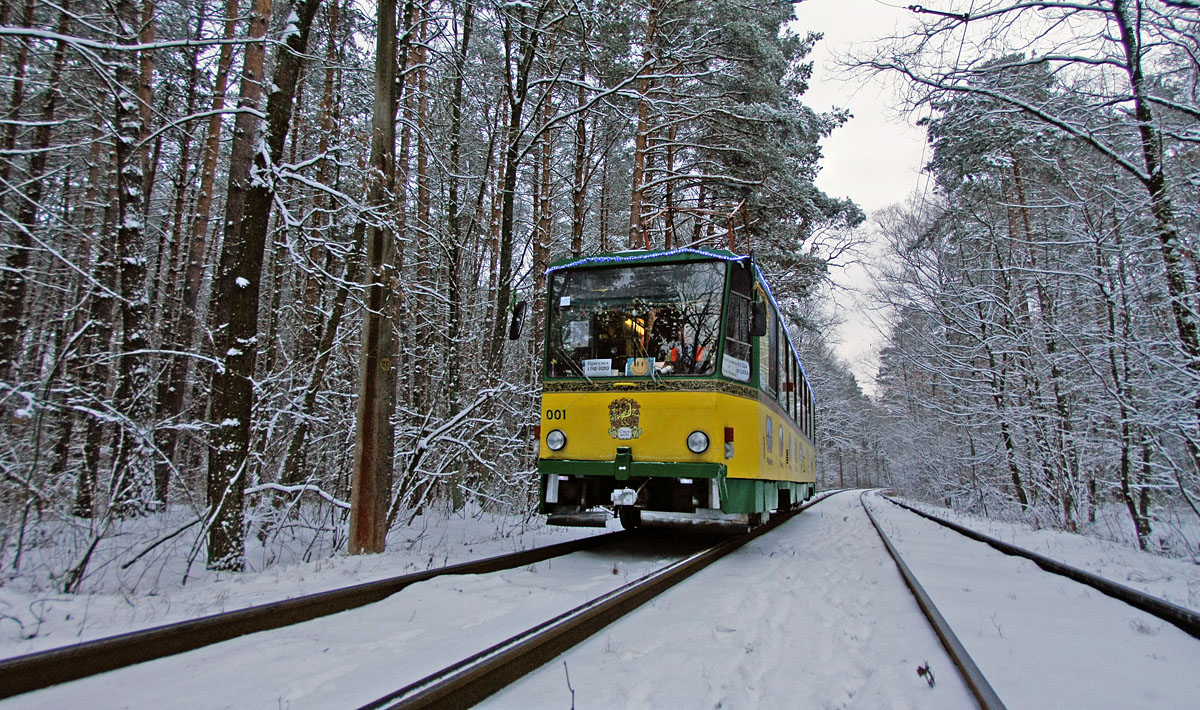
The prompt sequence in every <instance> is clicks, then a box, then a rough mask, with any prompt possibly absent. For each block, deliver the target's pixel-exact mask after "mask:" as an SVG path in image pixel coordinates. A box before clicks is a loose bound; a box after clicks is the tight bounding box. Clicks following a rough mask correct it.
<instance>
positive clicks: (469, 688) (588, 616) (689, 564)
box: [360, 493, 833, 710]
mask: <svg viewBox="0 0 1200 710" xmlns="http://www.w3.org/2000/svg"><path fill="white" fill-rule="evenodd" d="M830 495H833V494H832V493H830V494H827V495H824V496H821V497H819V498H815V499H814V500H812V501H810V502H808V503H807V504H805V505H803V506H799V507H797V508H796V509H794V510H792V511H790V512H788V513H786V514H783V515H780V516H777V517H774V518H772V519H771V521H770V522H768V523H767V524H765V525H762V526H759V527H757V528H755V529H754V530H751V531H750V532H748V533H745V534H743V535H738V536H736V537H731V538H727V539H725V540H723V541H721V542H720V543H718V544H716V545H714V546H713V547H710V548H709V549H707V550H703V551H701V552H698V553H696V554H694V555H692V556H690V557H687V558H685V559H683V560H680V561H678V562H675V563H673V564H670V565H668V566H667V567H664V568H662V569H659V570H656V571H654V572H651V573H650V574H647V575H645V576H643V577H641V578H640V579H637V580H634V581H632V582H630V583H629V584H626V585H625V586H623V587H620V588H618V589H615V590H613V591H612V592H610V593H608V594H605V595H603V596H601V597H599V598H597V599H595V600H593V601H591V602H588V603H587V604H583V605H581V606H579V607H576V608H574V609H571V610H569V611H567V612H564V613H563V614H560V615H559V616H557V617H555V618H553V619H550V620H549V621H546V622H544V623H542V624H538V625H537V626H534V627H532V628H530V629H528V630H526V631H524V632H521V633H519V634H517V635H515V636H512V637H510V638H508V639H506V640H505V641H502V642H500V643H498V644H496V645H494V646H492V647H491V648H488V649H486V650H484V651H481V652H479V653H477V654H474V655H472V656H470V657H468V658H465V659H463V660H462V661H459V662H457V663H455V664H452V665H450V666H447V667H446V668H443V669H442V670H440V671H437V672H435V673H432V674H430V675H428V676H426V677H424V678H422V679H420V680H418V681H416V682H414V683H410V684H409V685H406V686H404V687H403V688H400V689H398V690H396V691H394V692H392V693H389V694H388V695H385V696H384V697H381V698H379V699H377V700H375V701H373V702H370V703H368V704H366V705H364V706H362V708H360V710H381V709H384V708H386V709H389V710H396V709H400V708H404V709H405V710H411V709H413V708H459V707H468V706H470V705H473V704H475V703H479V702H480V701H482V700H484V699H485V698H487V697H488V696H490V695H492V694H493V693H495V692H496V691H497V690H500V689H501V688H503V687H505V686H507V685H509V684H510V683H512V682H513V681H515V680H517V679H518V678H520V677H521V676H523V675H525V674H527V673H529V672H530V671H533V670H534V669H536V668H538V667H540V666H542V665H544V664H545V663H547V662H548V661H550V660H552V659H553V658H554V657H556V656H558V655H559V654H560V653H562V652H563V651H566V650H567V649H569V648H571V647H572V646H574V645H575V644H577V643H579V642H580V641H582V640H584V639H586V638H588V637H589V636H591V635H593V634H595V633H596V632H598V631H599V630H601V629H603V628H604V627H605V626H607V625H609V624H610V623H612V622H614V621H616V620H617V619H619V618H621V617H622V616H624V615H625V614H627V613H629V612H630V611H633V610H634V609H636V608H637V607H639V606H641V605H642V604H645V603H646V602H647V601H650V600H651V599H653V598H654V597H656V596H658V595H659V594H662V593H663V592H665V591H666V590H667V589H670V588H671V587H672V586H674V585H676V584H678V583H679V582H682V581H683V580H685V579H687V578H688V577H690V576H691V575H693V574H695V573H696V572H699V571H700V570H702V569H704V568H705V567H707V566H708V565H710V564H712V563H713V562H715V561H717V560H718V559H720V558H721V557H724V556H725V555H728V554H729V553H731V552H733V551H734V550H737V549H738V548H740V547H741V546H743V545H745V544H746V543H748V542H750V541H751V540H753V539H755V538H757V537H759V536H761V535H763V534H765V533H767V532H769V531H770V530H772V529H774V528H776V527H778V526H779V525H780V524H782V523H783V522H785V521H786V520H788V519H790V518H791V517H793V516H794V515H797V514H798V513H800V512H801V511H803V510H805V509H807V508H809V507H812V506H813V505H816V504H817V503H820V502H821V501H822V500H825V499H826V498H828V497H829V496H830Z"/></svg>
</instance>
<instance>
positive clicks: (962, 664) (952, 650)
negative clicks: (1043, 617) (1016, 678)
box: [858, 491, 1005, 710]
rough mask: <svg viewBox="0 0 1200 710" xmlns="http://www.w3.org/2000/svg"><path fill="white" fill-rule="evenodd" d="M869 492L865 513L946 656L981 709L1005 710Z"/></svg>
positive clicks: (862, 497)
mask: <svg viewBox="0 0 1200 710" xmlns="http://www.w3.org/2000/svg"><path fill="white" fill-rule="evenodd" d="M866 495H867V492H866V491H863V492H862V493H861V494H859V497H858V500H859V503H861V504H862V507H863V510H865V511H866V513H867V517H868V518H870V520H871V525H872V526H874V528H875V532H877V533H879V538H880V539H881V540H883V546H884V547H886V548H887V551H888V554H889V555H891V557H892V560H893V561H894V562H895V563H896V568H897V569H899V570H900V576H901V577H903V578H904V584H905V585H907V586H908V589H909V591H911V592H912V594H913V597H914V598H916V600H917V606H919V607H921V613H923V614H924V615H925V618H926V619H928V620H929V624H930V626H932V627H933V631H934V633H936V634H937V637H938V639H940V640H941V642H942V647H943V648H945V649H946V653H947V654H949V655H950V659H951V660H952V661H954V665H955V667H957V668H958V671H959V673H960V674H961V675H962V677H963V680H964V681H965V682H966V684H967V688H968V689H970V691H971V694H972V695H974V696H975V700H976V701H978V702H979V707H981V708H983V710H1003V708H1004V707H1005V705H1004V702H1003V701H1002V700H1000V696H999V695H997V694H996V691H995V690H994V689H993V688H992V685H991V683H989V682H988V679H987V678H986V677H985V676H984V675H983V671H981V670H979V666H978V665H976V664H975V660H974V659H972V658H971V654H970V653H968V652H967V649H966V647H965V646H963V645H962V642H961V641H959V640H958V636H956V635H955V634H954V629H952V628H950V624H949V623H948V622H947V621H946V619H945V617H943V616H942V613H941V612H940V611H938V608H937V606H936V605H935V604H934V603H933V600H932V599H931V598H930V597H929V594H928V593H927V592H926V591H925V588H924V587H922V586H921V583H920V582H919V581H918V580H917V577H916V575H914V574H913V573H912V570H910V569H909V568H908V565H907V564H906V563H905V562H904V558H903V557H901V556H900V552H899V550H897V549H896V546H895V545H893V544H892V541H891V540H890V539H889V538H888V536H887V533H885V532H884V531H883V528H882V527H881V526H880V525H879V521H878V520H876V519H875V514H874V513H872V512H871V507H870V506H868V505H867V501H866V500H865V497H866Z"/></svg>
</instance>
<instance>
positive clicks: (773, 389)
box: [760, 311, 779, 397]
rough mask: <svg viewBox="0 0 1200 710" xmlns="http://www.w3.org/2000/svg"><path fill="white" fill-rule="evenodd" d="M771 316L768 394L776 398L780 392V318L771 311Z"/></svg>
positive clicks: (768, 331)
mask: <svg viewBox="0 0 1200 710" xmlns="http://www.w3.org/2000/svg"><path fill="white" fill-rule="evenodd" d="M771 315H772V316H773V317H772V318H771V326H770V327H769V328H768V329H767V333H768V335H769V336H770V337H769V340H770V343H769V348H770V350H771V378H770V380H769V381H768V384H767V392H768V393H769V394H770V395H771V396H772V397H774V396H775V395H776V394H777V393H778V392H779V318H778V316H775V312H774V311H771ZM760 347H761V346H760Z"/></svg>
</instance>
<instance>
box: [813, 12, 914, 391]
mask: <svg viewBox="0 0 1200 710" xmlns="http://www.w3.org/2000/svg"><path fill="white" fill-rule="evenodd" d="M796 17H797V21H796V24H795V25H794V27H795V28H796V29H797V30H799V31H801V32H805V31H809V30H813V31H818V32H823V33H824V34H825V39H823V40H822V41H821V42H818V43H817V46H816V49H815V50H814V52H813V56H812V59H813V61H814V63H815V70H814V73H813V79H812V82H811V86H810V88H809V91H808V93H806V94H805V95H804V103H805V104H807V105H808V106H810V107H812V108H813V109H814V110H817V111H826V110H828V109H829V108H831V107H833V106H837V107H840V108H845V109H849V110H850V112H851V113H852V114H853V116H854V117H853V118H852V119H850V121H849V122H848V123H846V125H845V126H843V127H842V128H840V129H838V130H837V131H835V132H834V134H833V136H831V137H830V138H829V139H827V140H826V141H825V142H823V143H822V149H823V152H824V154H825V159H824V161H823V163H822V168H821V172H820V175H819V176H818V177H817V187H819V188H821V189H822V190H823V191H825V192H826V193H827V194H829V195H831V196H834V197H850V198H851V199H853V200H854V201H855V202H857V203H858V204H859V205H860V206H861V207H862V208H863V209H864V210H865V211H866V212H867V213H868V215H869V214H870V213H871V212H873V211H875V210H878V209H880V208H882V207H887V206H888V205H891V204H895V203H897V202H903V201H904V200H905V199H906V198H907V197H908V196H909V195H910V194H912V193H913V192H915V191H916V190H917V188H918V186H919V185H920V184H922V183H920V182H919V181H920V180H921V179H922V178H921V176H920V166H921V163H922V161H923V160H925V159H926V158H924V153H923V147H924V144H925V138H924V133H923V132H922V131H921V130H919V129H917V128H916V127H914V126H913V125H912V121H911V119H909V118H907V117H904V116H900V115H898V114H897V112H896V111H895V110H894V108H893V107H894V106H895V105H896V100H895V98H894V96H893V92H892V89H891V87H889V86H886V85H885V84H883V83H882V82H878V83H869V84H863V83H862V82H861V81H857V80H856V81H847V80H845V78H844V77H843V76H842V73H841V71H840V70H839V69H838V67H837V66H836V65H835V63H834V62H833V60H832V56H833V55H838V54H845V53H846V52H847V51H849V50H851V49H854V48H855V47H857V46H860V45H863V44H865V43H870V42H872V41H873V40H874V39H875V38H877V37H881V36H884V35H887V34H890V33H892V31H893V30H895V29H903V28H904V27H905V26H907V25H908V24H909V22H910V21H911V19H912V13H911V12H909V11H908V10H906V9H903V8H900V7H893V6H891V5H887V4H884V3H883V2H879V1H878V0H804V1H803V2H801V3H799V4H797V5H796ZM834 276H835V278H836V279H837V280H838V281H839V282H841V283H845V284H848V285H851V286H853V287H856V288H858V289H860V290H861V289H864V288H866V286H867V282H866V277H865V276H864V274H863V273H862V270H861V269H857V268H855V267H850V268H848V269H845V270H843V273H840V274H839V273H835V274H834ZM836 301H837V306H838V308H839V311H840V313H841V315H842V316H843V317H844V318H845V319H846V324H845V326H844V327H843V328H842V329H841V332H840V333H839V338H838V340H839V341H840V342H838V344H837V350H838V352H839V354H841V356H842V357H843V358H844V359H846V360H847V361H848V362H850V364H851V366H852V367H853V369H854V372H855V374H856V375H857V376H858V379H859V383H860V384H862V385H863V386H864V389H866V390H867V391H872V384H873V383H872V379H873V376H874V372H875V363H874V355H875V351H876V350H877V349H878V344H879V340H880V337H879V335H878V333H877V331H876V329H875V328H874V327H873V326H872V325H871V323H870V319H869V317H868V314H867V313H866V309H865V306H864V305H863V303H862V299H861V298H860V297H856V296H855V294H852V293H843V294H840V295H838V296H837V298H836Z"/></svg>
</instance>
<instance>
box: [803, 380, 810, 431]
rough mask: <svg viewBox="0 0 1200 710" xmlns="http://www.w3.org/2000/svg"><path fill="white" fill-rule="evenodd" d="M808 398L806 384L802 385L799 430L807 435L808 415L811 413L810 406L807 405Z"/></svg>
mask: <svg viewBox="0 0 1200 710" xmlns="http://www.w3.org/2000/svg"><path fill="white" fill-rule="evenodd" d="M809 402H810V398H809V394H808V383H807V382H805V383H804V398H803V399H801V400H800V429H801V430H803V431H804V432H805V434H807V433H808V415H809V412H811V411H812V406H811V405H810V404H809Z"/></svg>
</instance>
